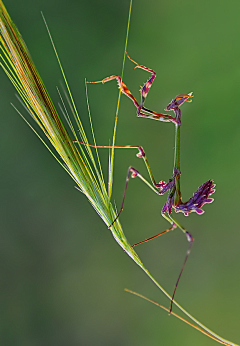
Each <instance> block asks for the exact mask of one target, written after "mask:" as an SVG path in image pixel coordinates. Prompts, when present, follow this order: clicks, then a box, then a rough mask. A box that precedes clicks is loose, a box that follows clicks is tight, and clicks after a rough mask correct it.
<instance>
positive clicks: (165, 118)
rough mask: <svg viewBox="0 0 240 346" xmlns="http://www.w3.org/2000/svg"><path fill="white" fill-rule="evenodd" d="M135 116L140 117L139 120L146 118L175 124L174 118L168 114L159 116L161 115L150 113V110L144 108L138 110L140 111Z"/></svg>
mask: <svg viewBox="0 0 240 346" xmlns="http://www.w3.org/2000/svg"><path fill="white" fill-rule="evenodd" d="M137 116H138V117H141V118H148V119H153V120H158V121H164V122H172V123H174V124H176V119H175V117H173V116H171V115H169V114H161V113H157V112H154V111H151V110H150V109H148V108H146V107H142V108H141V109H140V111H139V112H138V113H137Z"/></svg>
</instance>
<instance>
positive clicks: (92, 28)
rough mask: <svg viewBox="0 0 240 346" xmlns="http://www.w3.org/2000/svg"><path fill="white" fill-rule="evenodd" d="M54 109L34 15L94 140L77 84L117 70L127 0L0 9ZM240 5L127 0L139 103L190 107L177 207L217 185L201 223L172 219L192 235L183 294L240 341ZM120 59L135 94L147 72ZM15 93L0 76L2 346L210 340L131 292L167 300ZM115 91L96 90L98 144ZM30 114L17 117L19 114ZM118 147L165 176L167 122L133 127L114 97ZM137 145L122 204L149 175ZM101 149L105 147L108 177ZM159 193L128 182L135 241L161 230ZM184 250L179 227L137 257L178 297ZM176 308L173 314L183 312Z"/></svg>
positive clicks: (108, 126)
mask: <svg viewBox="0 0 240 346" xmlns="http://www.w3.org/2000/svg"><path fill="white" fill-rule="evenodd" d="M4 3H5V5H6V7H7V9H8V11H9V13H10V15H11V17H12V19H13V20H14V21H15V23H16V25H17V27H18V28H19V30H20V32H21V34H22V36H23V38H24V40H25V42H26V43H27V46H28V48H29V50H30V52H31V54H32V57H33V60H34V61H35V64H36V66H37V68H38V70H39V72H40V74H41V76H42V78H43V80H44V82H45V84H46V87H47V88H48V91H49V93H50V95H51V97H52V99H53V101H54V102H55V104H57V103H58V102H59V99H58V95H57V91H56V88H55V86H56V85H60V81H61V80H62V77H61V74H60V71H59V67H58V64H57V61H56V58H55V56H54V53H53V50H52V47H51V44H50V41H49V38H48V35H47V32H46V29H45V26H44V24H43V21H42V18H41V15H40V11H43V13H44V15H45V17H46V20H47V22H48V24H49V28H50V30H51V33H52V35H53V38H54V42H55V44H56V47H57V49H58V53H59V55H60V57H61V61H62V64H63V66H64V69H65V72H66V75H67V78H68V81H69V83H70V86H71V89H72V92H73V95H74V99H75V101H76V104H77V107H78V109H79V113H80V115H81V118H82V121H83V124H84V126H85V128H86V132H87V133H88V134H89V135H90V126H89V121H88V115H87V106H86V97H85V90H84V79H85V78H87V79H88V80H99V79H102V78H104V77H107V76H109V75H112V74H121V66H122V58H123V50H124V40H125V34H126V25H127V17H128V8H129V1H128V0H122V1H113V0H104V1H98V0H68V1H63V0H50V1H49V0H34V1H30V0H22V1H21V2H20V1H16V0H5V1H4ZM239 17H240V3H239V1H237V0H229V1H228V2H226V1H219V0H202V1H195V2H193V1H187V0H182V1H178V0H169V1H156V0H148V1H143V0H138V1H133V9H132V20H131V27H130V34H129V43H128V51H129V54H130V55H131V57H132V58H133V59H134V60H136V61H137V62H139V63H140V64H143V65H145V66H147V67H150V68H153V69H154V70H155V71H156V72H157V78H156V80H155V81H154V85H153V87H152V89H151V92H150V94H149V96H148V98H147V101H146V104H145V105H146V107H148V108H150V109H153V110H155V111H159V112H162V111H163V109H164V108H165V106H166V105H167V104H168V102H169V101H170V100H171V99H172V98H174V97H175V96H176V95H177V94H180V93H188V92H190V91H193V93H194V95H195V97H194V100H193V102H192V103H191V104H184V105H183V107H182V114H183V115H182V130H181V135H182V138H181V171H182V178H181V183H182V187H181V188H182V193H183V198H184V200H187V199H188V198H189V197H191V195H192V193H193V192H194V191H196V190H197V188H198V186H199V185H201V184H202V183H203V182H205V181H206V180H208V179H211V178H212V179H214V181H215V183H216V184H217V192H216V194H215V196H214V197H215V202H214V203H213V204H212V205H206V206H205V207H204V209H205V210H206V213H205V214H204V215H203V216H199V215H196V214H191V215H190V216H189V217H188V218H186V217H184V216H183V215H179V214H178V216H177V217H178V220H179V221H180V222H181V223H182V224H183V225H184V226H185V227H186V229H187V230H188V231H189V232H191V234H192V235H193V237H194V238H195V243H194V246H193V249H192V253H191V256H190V258H189V261H188V263H187V266H186V269H185V271H184V273H183V276H182V279H181V281H180V284H179V287H178V290H177V293H176V300H177V301H178V302H179V303H180V304H181V305H182V306H183V307H185V308H186V309H187V310H188V311H189V312H190V313H191V314H192V315H193V316H195V317H196V318H198V319H199V320H200V321H201V322H203V323H204V324H205V325H207V326H209V327H210V329H212V330H214V331H215V332H217V333H218V334H220V335H221V336H223V337H225V338H227V339H229V340H231V341H233V342H234V341H235V342H237V343H239V342H240V329H239V308H240V296H239V288H240V280H239V272H238V270H239V262H240V252H239V244H240V232H239V221H238V216H239V215H238V214H239V210H238V208H239V206H238V198H239V192H238V181H239V171H238V169H239V147H240V139H239V138H240V137H239V133H240V125H239V105H238V101H239V90H240V88H239V80H240V59H239V56H240V40H239V37H240V27H239ZM133 67H134V65H133V64H132V63H130V62H129V61H126V65H125V73H124V82H125V83H126V84H127V86H128V87H129V89H130V90H131V91H132V93H133V94H134V95H135V96H136V97H138V99H139V92H138V90H139V85H142V84H143V82H145V81H146V80H147V77H148V76H149V75H148V74H147V73H146V72H144V71H140V70H133ZM14 94H15V90H14V89H13V87H12V85H11V84H10V82H9V81H8V79H7V78H6V76H5V75H4V73H3V71H0V102H1V128H0V149H1V170H0V175H1V178H0V184H1V187H0V188H1V195H0V203H1V205H0V208H1V209H0V210H1V211H0V234H1V242H0V263H1V265H0V277H1V285H0V342H1V345H4V346H5V345H6V346H10V345H24V346H28V345H29V346H42V345H44V346H47V345H59V346H61V345H64V346H65V345H68V346H76V345H84V346H85V345H99V346H100V345H104V346H108V345H109V346H110V345H111V346H112V345H114V346H118V345H119V346H123V345H124V346H129V345H131V346H145V345H151V346H155V345H184V346H188V345H195V346H198V345H203V343H204V345H206V346H208V345H214V341H212V340H210V339H208V338H207V337H205V336H203V335H202V334H199V333H198V332H197V331H195V330H193V329H192V328H190V327H188V326H187V325H185V324H183V323H182V322H180V321H178V320H176V319H175V318H174V317H173V316H171V317H169V316H168V315H167V313H165V312H163V311H162V310H160V309H158V308H157V307H155V306H153V305H151V304H150V303H147V302H145V301H143V300H141V299H139V298H137V297H134V296H131V295H130V294H128V293H126V292H124V290H123V289H124V288H125V287H127V288H129V289H132V290H135V291H137V292H139V293H142V294H144V295H146V296H147V297H149V298H152V299H154V300H156V301H158V302H159V303H162V304H164V305H166V306H169V302H168V301H167V299H166V298H165V297H164V296H163V294H161V292H160V291H159V290H158V289H157V288H156V287H155V286H154V285H153V284H152V283H151V282H150V280H149V279H148V278H147V277H146V276H145V275H144V273H143V272H142V271H141V270H140V269H139V268H138V267H137V266H136V265H135V264H134V263H133V262H132V261H131V260H130V258H129V257H128V256H127V255H126V254H125V253H124V252H123V251H122V250H121V248H120V247H119V246H118V245H117V243H116V242H115V241H114V239H113V238H112V236H111V233H110V232H109V231H108V229H107V228H106V226H105V225H104V224H103V222H102V221H101V220H100V218H99V217H98V216H97V214H96V213H95V212H94V210H93V209H92V208H91V206H90V204H89V203H88V202H87V200H86V198H85V197H84V196H83V195H82V194H81V193H79V192H78V191H77V190H76V189H74V182H73V181H72V180H71V179H70V178H69V176H68V175H67V174H66V173H65V172H64V171H63V169H61V167H60V166H59V165H58V163H57V162H56V161H55V160H54V159H53V158H52V156H51V155H50V154H49V152H48V151H47V150H46V149H45V147H44V146H43V145H42V144H41V142H40V141H39V140H38V139H37V138H36V136H35V135H34V133H33V132H32V131H31V130H30V129H29V128H28V127H27V126H26V124H25V123H24V122H23V121H22V119H21V118H20V117H19V116H18V114H17V113H16V112H15V111H14V109H13V108H12V107H11V106H10V102H13V103H14V104H15V105H16V106H17V107H18V108H20V109H21V105H19V103H18V101H17V99H16V98H15V96H14ZM117 97H118V89H117V87H116V82H115V81H112V82H110V83H107V84H105V85H104V86H102V85H100V84H99V85H90V86H89V100H90V107H91V112H92V118H93V124H94V128H95V135H96V139H97V142H98V143H99V144H108V142H109V139H111V138H112V130H113V124H114V115H115V110H116V103H117ZM23 113H24V110H23ZM117 144H135V145H142V146H143V147H144V149H145V151H146V154H147V157H148V159H149V162H150V164H151V166H152V169H153V172H154V175H155V177H156V179H157V180H158V181H159V180H162V179H163V180H167V179H168V178H169V177H170V176H171V174H172V167H173V147H174V126H173V124H166V123H161V122H156V121H152V120H148V119H137V117H136V110H135V108H134V106H133V104H132V103H131V101H130V100H129V99H128V98H126V97H124V96H123V97H122V98H121V105H120V113H119V122H118V133H117ZM135 153H136V152H135V151H131V150H126V151H125V150H119V151H116V161H115V173H114V196H113V197H114V199H115V200H116V203H117V205H118V207H119V206H120V203H121V199H122V194H123V190H124V185H125V178H126V173H127V169H128V167H129V166H130V165H133V166H134V167H135V168H137V169H138V170H139V171H140V172H142V174H143V175H144V176H147V172H146V169H145V166H144V163H143V161H142V160H140V159H138V158H136V156H135ZM107 156H108V153H107V151H103V152H101V159H102V163H103V167H104V171H105V173H107V166H108V162H107ZM165 198H166V197H165V196H163V197H159V196H157V195H155V194H154V193H152V191H151V190H150V189H148V188H147V187H146V186H144V184H143V183H142V182H141V181H138V180H137V179H135V180H133V181H131V182H130V185H129V190H128V193H127V197H126V204H125V208H124V212H123V213H122V214H121V222H122V225H123V229H124V231H125V234H126V235H127V237H128V239H129V241H130V243H136V242H138V241H140V240H142V239H144V238H146V237H150V236H152V235H154V234H156V233H158V232H160V231H161V230H164V229H165V228H167V227H168V224H167V223H166V221H165V220H164V219H163V218H161V215H160V211H161V208H162V206H163V204H164V202H165ZM187 246H188V244H187V242H186V238H185V237H184V235H183V234H182V233H181V232H180V231H179V230H175V231H174V232H171V233H169V234H167V235H165V236H163V237H160V238H158V239H156V240H155V241H152V242H149V243H148V244H145V245H141V246H139V248H138V249H137V250H138V253H139V255H140V257H141V258H142V260H143V262H144V263H145V265H146V266H147V268H148V269H149V270H150V272H151V273H152V274H153V275H154V276H155V277H156V279H157V280H158V281H159V282H160V283H161V284H162V285H163V287H164V288H165V289H166V290H167V291H168V292H169V293H170V294H171V293H172V292H173V288H174V285H175V282H176V279H177V276H178V274H179V271H180V268H181V265H182V262H183V259H184V256H185V253H186V249H187ZM174 311H176V312H177V310H176V308H174Z"/></svg>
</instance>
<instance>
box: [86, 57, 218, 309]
mask: <svg viewBox="0 0 240 346" xmlns="http://www.w3.org/2000/svg"><path fill="white" fill-rule="evenodd" d="M126 54H127V56H128V58H129V60H130V61H132V62H133V63H134V64H135V65H136V66H135V68H140V69H142V70H145V71H147V72H150V73H151V77H150V78H149V79H148V80H147V82H146V83H145V84H144V85H143V87H141V89H140V93H141V101H140V104H139V103H138V102H137V100H136V98H135V97H134V96H133V95H132V93H131V92H130V90H129V89H128V88H127V86H126V85H125V84H124V83H123V82H122V79H121V77H120V76H118V75H112V76H110V77H106V78H104V79H103V80H101V81H95V82H90V81H88V82H87V83H102V84H104V83H105V82H108V81H111V80H113V79H116V80H117V83H118V86H119V88H120V90H121V92H122V93H123V94H125V95H126V96H128V97H129V98H130V99H131V100H132V101H133V103H134V105H135V107H136V108H137V116H138V117H144V118H150V119H154V120H159V121H163V122H172V123H174V125H175V150H174V167H173V174H172V177H171V178H170V179H169V180H168V182H165V181H163V180H161V181H160V182H159V183H157V182H156V180H155V179H154V176H153V173H152V170H151V167H150V165H149V163H148V160H147V157H146V154H145V151H144V149H143V148H142V147H141V146H134V145H114V148H123V149H129V148H132V149H134V148H135V149H138V154H137V157H141V158H143V160H144V162H145V165H146V167H147V170H148V174H149V177H150V180H151V183H150V182H149V181H148V180H146V179H145V178H144V177H143V176H142V175H141V174H140V173H139V172H138V171H137V170H136V169H135V168H134V167H129V169H128V172H127V178H126V184H125V189H124V193H123V199H122V204H121V207H120V210H119V212H118V214H117V216H116V218H115V220H114V221H113V222H112V223H111V225H109V228H111V226H112V225H113V224H114V223H115V221H116V220H117V219H118V217H119V216H120V214H121V212H122V210H123V206H124V201H125V197H126V191H127V187H128V182H129V179H130V177H132V178H135V177H138V178H140V179H141V180H142V181H143V182H144V183H145V184H146V185H148V186H149V187H150V188H151V189H152V190H153V191H154V192H155V193H156V194H158V195H163V194H164V193H166V192H168V198H167V201H166V203H165V204H164V206H163V208H162V212H161V214H162V216H163V217H164V218H165V219H166V220H167V221H168V222H169V223H170V224H171V227H170V228H168V229H166V230H165V231H163V232H160V233H158V234H156V235H154V236H152V237H150V238H148V239H145V240H143V241H140V242H138V243H136V244H134V245H132V247H134V246H136V245H139V244H142V243H145V242H147V241H149V240H151V239H154V238H156V237H159V236H161V235H163V234H165V233H167V232H169V231H172V230H174V229H175V228H177V227H178V228H179V229H180V230H181V231H182V232H183V233H184V234H185V235H186V238H187V240H188V242H189V246H188V249H187V253H186V256H185V259H184V262H183V265H182V268H181V271H180V274H179V276H178V279H177V282H176V284H175V288H174V291H173V295H172V299H171V304H170V309H169V313H171V311H172V305H173V300H174V296H175V293H176V289H177V286H178V283H179V280H180V278H181V275H182V272H183V270H184V267H185V264H186V262H187V259H188V256H189V254H190V251H191V248H192V245H193V241H194V238H193V237H192V235H191V234H190V233H189V232H188V231H186V229H185V228H184V227H183V226H182V225H181V224H180V223H179V222H178V221H177V220H176V219H175V218H174V217H173V216H172V211H173V209H174V211H175V212H176V213H179V212H182V213H184V215H185V216H188V215H189V213H191V212H196V213H197V214H199V215H201V214H203V213H204V210H202V209H201V208H202V206H203V205H204V204H207V203H212V202H213V200H214V199H213V198H211V197H210V196H211V195H212V194H213V193H214V192H215V190H214V187H215V184H213V181H212V180H208V181H207V182H205V183H204V184H202V185H201V186H200V187H199V188H198V190H197V191H196V192H195V193H194V194H193V196H192V197H191V198H190V199H189V200H188V201H187V202H183V201H182V196H181V189H180V175H181V171H180V128H181V110H180V108H179V107H180V106H181V105H182V104H183V103H184V102H185V101H186V102H191V101H192V99H191V98H192V97H193V95H192V93H189V94H180V95H177V96H176V97H175V99H173V100H172V101H171V102H170V103H169V104H168V105H167V107H166V108H165V110H166V111H173V112H174V115H175V116H171V115H169V114H160V113H157V112H154V111H151V110H149V109H148V108H146V107H144V103H145V100H146V97H147V95H148V92H149V90H150V88H151V86H152V83H153V81H154V79H155V78H156V72H155V71H154V70H152V69H150V68H147V67H145V66H143V65H139V64H138V63H137V62H136V61H134V60H133V59H131V58H130V56H129V55H128V53H127V52H126ZM80 143H81V144H84V145H89V146H91V147H95V148H112V146H110V145H90V144H86V143H84V142H80Z"/></svg>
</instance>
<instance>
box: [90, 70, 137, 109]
mask: <svg viewBox="0 0 240 346" xmlns="http://www.w3.org/2000/svg"><path fill="white" fill-rule="evenodd" d="M113 79H116V80H117V83H118V86H119V89H121V92H122V93H123V94H124V95H126V96H127V97H129V98H130V99H131V100H132V101H133V103H134V105H135V106H136V107H137V108H139V104H138V102H137V100H136V99H135V97H134V96H133V95H132V93H131V91H130V90H129V89H128V88H127V86H126V84H125V83H123V82H122V79H121V77H120V76H118V75H113V76H110V77H106V78H104V79H103V80H100V81H96V82H90V81H87V83H93V84H95V83H102V84H104V83H105V82H109V81H111V80H113Z"/></svg>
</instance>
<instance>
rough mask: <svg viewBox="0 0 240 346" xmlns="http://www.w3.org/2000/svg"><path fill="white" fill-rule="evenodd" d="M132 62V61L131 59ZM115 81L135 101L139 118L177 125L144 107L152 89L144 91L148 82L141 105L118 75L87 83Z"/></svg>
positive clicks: (172, 118)
mask: <svg viewBox="0 0 240 346" xmlns="http://www.w3.org/2000/svg"><path fill="white" fill-rule="evenodd" d="M131 60H132V59H131ZM139 66H141V68H144V69H146V70H149V71H152V70H150V69H147V67H144V66H142V65H139ZM151 78H152V77H151ZM154 78H155V77H154ZM113 79H116V80H117V83H118V86H119V89H121V92H122V93H123V94H124V95H126V96H127V97H129V98H130V99H131V100H132V101H133V103H134V105H135V107H136V108H137V116H139V117H144V118H147V117H149V118H151V119H155V120H160V121H165V122H169V121H172V122H174V123H175V118H174V117H172V116H171V115H168V114H161V113H156V112H152V111H151V110H149V109H146V108H145V107H143V103H144V101H145V99H146V96H147V93H148V91H149V89H150V87H151V85H150V87H149V88H148V91H147V92H145V91H143V90H145V89H146V87H145V85H146V84H147V83H148V82H147V83H145V84H144V86H143V88H142V89H141V90H142V91H141V105H139V103H138V102H137V100H136V99H135V97H134V96H133V95H132V93H131V92H130V90H129V89H128V87H127V86H126V84H125V83H123V82H121V77H120V76H118V75H113V76H110V77H106V78H104V79H103V80H100V81H95V82H91V81H87V82H86V83H92V84H95V83H102V84H104V83H105V82H109V81H111V80H113ZM142 95H145V96H144V97H143V96H142ZM142 109H143V111H144V112H146V113H148V114H150V115H148V114H145V113H143V112H142V111H141V110H142Z"/></svg>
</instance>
